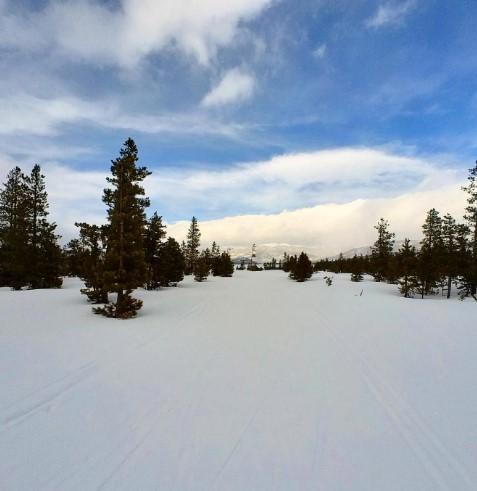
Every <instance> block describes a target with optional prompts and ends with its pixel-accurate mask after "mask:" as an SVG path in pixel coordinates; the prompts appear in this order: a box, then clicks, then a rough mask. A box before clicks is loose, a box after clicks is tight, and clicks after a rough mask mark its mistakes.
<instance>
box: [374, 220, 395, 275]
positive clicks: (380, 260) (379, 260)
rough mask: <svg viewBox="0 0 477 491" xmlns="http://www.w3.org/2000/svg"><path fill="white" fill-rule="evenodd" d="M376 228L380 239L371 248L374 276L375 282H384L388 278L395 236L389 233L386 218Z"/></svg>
mask: <svg viewBox="0 0 477 491" xmlns="http://www.w3.org/2000/svg"><path fill="white" fill-rule="evenodd" d="M374 228H375V229H376V230H377V231H378V238H377V240H376V242H375V243H374V245H373V247H372V248H371V264H372V269H373V271H372V275H373V277H374V281H383V280H385V279H387V278H388V273H389V263H390V258H391V256H392V252H393V247H394V236H395V235H394V233H392V232H390V231H389V222H388V221H387V220H385V219H384V218H381V219H380V220H379V222H378V224H377V225H375V227H374Z"/></svg>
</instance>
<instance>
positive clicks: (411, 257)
mask: <svg viewBox="0 0 477 491" xmlns="http://www.w3.org/2000/svg"><path fill="white" fill-rule="evenodd" d="M396 261H397V264H398V269H399V273H400V278H399V291H400V293H401V295H404V297H406V298H409V297H411V296H412V294H413V292H414V289H415V288H416V286H417V285H416V278H415V272H416V261H417V258H416V248H415V247H414V246H412V245H411V241H410V240H409V239H404V242H403V244H402V245H401V247H400V248H399V250H398V252H397V254H396Z"/></svg>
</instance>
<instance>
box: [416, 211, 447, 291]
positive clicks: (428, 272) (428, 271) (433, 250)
mask: <svg viewBox="0 0 477 491" xmlns="http://www.w3.org/2000/svg"><path fill="white" fill-rule="evenodd" d="M422 232H423V239H422V241H421V250H420V251H419V254H418V262H417V272H418V275H417V279H418V283H419V292H420V293H421V297H422V298H424V295H428V294H429V293H432V292H433V290H434V288H435V287H436V286H437V285H438V283H439V282H440V280H441V278H442V276H443V272H442V258H443V252H444V246H443V241H442V218H441V217H440V215H439V212H438V211H437V210H436V209H435V208H432V209H431V210H429V211H428V212H427V216H426V220H425V222H424V224H423V226H422Z"/></svg>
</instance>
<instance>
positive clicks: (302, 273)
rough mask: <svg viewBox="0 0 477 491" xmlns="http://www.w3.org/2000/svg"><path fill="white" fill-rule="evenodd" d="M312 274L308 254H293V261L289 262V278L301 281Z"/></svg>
mask: <svg viewBox="0 0 477 491" xmlns="http://www.w3.org/2000/svg"><path fill="white" fill-rule="evenodd" d="M312 275H313V265H312V264H311V261H310V259H309V258H308V256H307V255H306V254H305V253H304V252H302V253H301V254H300V255H299V256H298V258H297V257H296V256H294V261H291V264H290V278H291V279H292V280H295V281H298V282H303V281H306V280H308V279H310V278H311V277H312Z"/></svg>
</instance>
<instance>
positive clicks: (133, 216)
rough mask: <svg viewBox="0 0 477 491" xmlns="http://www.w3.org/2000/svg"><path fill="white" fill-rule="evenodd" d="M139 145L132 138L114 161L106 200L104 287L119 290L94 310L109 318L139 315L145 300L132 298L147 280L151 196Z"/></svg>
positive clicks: (110, 290) (105, 195)
mask: <svg viewBox="0 0 477 491" xmlns="http://www.w3.org/2000/svg"><path fill="white" fill-rule="evenodd" d="M137 161H138V157H137V147H136V144H135V143H134V141H133V140H132V139H131V138H129V139H128V140H127V141H126V142H125V144H124V146H123V148H122V149H121V151H120V155H119V157H118V158H117V159H116V160H113V161H112V166H111V174H112V177H108V178H107V181H108V182H109V183H110V184H111V186H112V188H106V189H105V190H104V194H103V201H104V203H105V204H106V206H107V208H108V222H109V224H108V234H107V249H106V255H105V261H104V274H103V281H104V289H105V290H106V291H107V292H111V293H113V292H114V293H116V302H115V303H109V304H107V305H106V306H105V307H103V308H96V309H94V312H95V313H97V314H102V315H105V316H107V317H115V318H120V319H128V318H131V317H134V316H136V314H137V311H138V310H139V309H140V308H141V307H142V301H140V300H137V299H134V298H132V297H131V293H132V291H133V290H134V289H136V288H138V287H140V286H143V285H144V284H145V282H146V280H147V264H146V261H145V254H144V243H143V239H144V234H145V223H146V214H145V208H146V207H148V206H149V199H148V198H145V197H144V188H143V187H142V186H141V182H142V181H143V180H144V179H145V178H146V177H147V176H148V175H149V174H150V172H149V171H148V170H147V168H146V167H139V166H137Z"/></svg>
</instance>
